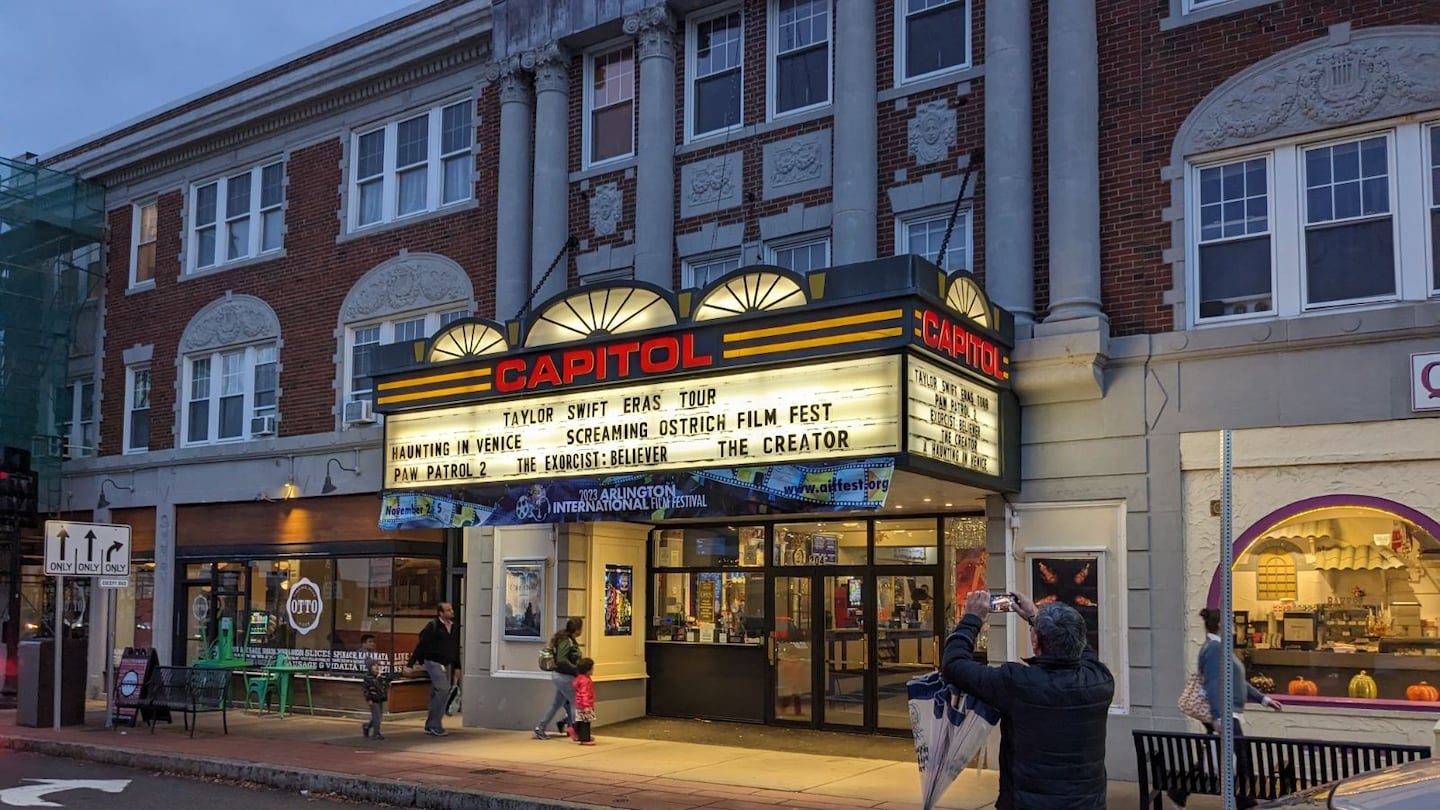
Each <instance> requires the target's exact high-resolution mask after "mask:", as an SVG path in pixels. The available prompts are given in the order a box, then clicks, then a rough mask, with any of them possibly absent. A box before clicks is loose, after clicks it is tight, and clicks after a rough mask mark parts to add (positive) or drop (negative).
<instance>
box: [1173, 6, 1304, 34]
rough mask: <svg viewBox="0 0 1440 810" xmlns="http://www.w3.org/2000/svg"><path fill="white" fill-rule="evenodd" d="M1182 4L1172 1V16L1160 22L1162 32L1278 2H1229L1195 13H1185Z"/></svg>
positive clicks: (1196, 10) (1199, 9)
mask: <svg viewBox="0 0 1440 810" xmlns="http://www.w3.org/2000/svg"><path fill="white" fill-rule="evenodd" d="M1182 2H1183V0H1171V3H1170V15H1169V16H1168V17H1165V18H1163V19H1161V20H1160V30H1161V31H1173V30H1175V29H1176V28H1180V27H1182V26H1186V25H1190V24H1191V23H1198V22H1205V21H1206V20H1214V19H1217V18H1220V17H1225V16H1229V15H1231V14H1238V13H1239V12H1242V11H1247V10H1249V9H1252V8H1259V7H1261V6H1268V5H1271V4H1273V3H1275V2H1277V0H1229V2H1223V3H1217V4H1215V5H1214V6H1212V7H1210V8H1198V9H1195V10H1193V11H1183V10H1182V9H1181V5H1180V4H1181V3H1182Z"/></svg>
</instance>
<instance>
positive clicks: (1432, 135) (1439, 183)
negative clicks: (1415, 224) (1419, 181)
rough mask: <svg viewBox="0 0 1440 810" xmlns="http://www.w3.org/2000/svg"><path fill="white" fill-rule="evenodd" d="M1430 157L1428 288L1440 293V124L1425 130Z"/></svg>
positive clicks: (1428, 184)
mask: <svg viewBox="0 0 1440 810" xmlns="http://www.w3.org/2000/svg"><path fill="white" fill-rule="evenodd" d="M1425 135H1426V138H1425V141H1426V146H1427V147H1429V148H1428V150H1427V151H1428V154H1429V158H1430V172H1429V175H1428V179H1429V181H1430V182H1429V183H1427V184H1426V185H1427V186H1428V189H1427V190H1428V191H1429V193H1430V201H1429V202H1430V289H1431V291H1433V292H1437V293H1440V125H1436V126H1432V127H1430V128H1429V129H1427V130H1426V131H1425Z"/></svg>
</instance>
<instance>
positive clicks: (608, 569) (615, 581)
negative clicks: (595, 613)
mask: <svg viewBox="0 0 1440 810" xmlns="http://www.w3.org/2000/svg"><path fill="white" fill-rule="evenodd" d="M634 584H635V569H634V568H633V567H631V566H628V565H607V566H605V635H607V636H628V635H630V633H631V632H632V622H631V618H632V609H633V607H634V602H633V601H632V597H633V595H634Z"/></svg>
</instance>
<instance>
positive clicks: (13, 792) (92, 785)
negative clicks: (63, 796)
mask: <svg viewBox="0 0 1440 810" xmlns="http://www.w3.org/2000/svg"><path fill="white" fill-rule="evenodd" d="M26 781H27V782H34V783H35V784H33V785H21V786H20V787H13V788H6V789H4V790H0V804H8V805H10V806H11V807H61V806H62V805H58V804H56V803H55V802H48V801H46V800H45V798H44V797H45V796H48V795H50V794H51V793H59V792H60V791H62V790H98V791H101V792H104V793H119V792H121V791H123V790H124V789H125V788H126V787H128V786H129V784H130V780H129V779H27V780H26Z"/></svg>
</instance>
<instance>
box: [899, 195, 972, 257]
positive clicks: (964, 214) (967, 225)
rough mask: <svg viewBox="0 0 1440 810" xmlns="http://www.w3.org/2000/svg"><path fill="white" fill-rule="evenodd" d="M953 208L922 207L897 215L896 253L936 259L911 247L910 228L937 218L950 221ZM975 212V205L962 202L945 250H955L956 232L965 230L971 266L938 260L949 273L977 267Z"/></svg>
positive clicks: (966, 250) (966, 249)
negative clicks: (954, 264) (949, 265)
mask: <svg viewBox="0 0 1440 810" xmlns="http://www.w3.org/2000/svg"><path fill="white" fill-rule="evenodd" d="M953 208H954V206H953V205H947V206H943V207H940V208H934V207H932V208H920V209H916V210H914V211H906V212H905V213H903V214H900V215H899V216H896V217H895V255H896V256H906V255H910V254H914V255H916V256H920V257H921V258H924V259H928V260H930V261H932V262H933V261H935V260H934V259H930V257H929V256H926V255H925V254H923V253H918V252H916V251H915V250H913V249H911V245H910V228H911V226H913V225H918V224H921V223H924V222H932V221H934V220H937V219H938V220H943V221H946V222H948V221H949V219H950V212H951V211H952V210H953ZM974 213H975V211H974V206H973V205H967V204H964V203H962V204H961V206H960V212H959V213H958V214H956V215H955V230H954V232H952V233H951V236H950V242H951V244H950V246H947V247H946V251H945V252H946V253H949V252H950V251H952V250H954V247H953V245H954V242H955V234H958V233H962V232H963V233H964V234H965V255H966V256H967V257H968V258H969V261H968V262H967V264H968V265H969V266H968V267H963V268H953V267H946V266H945V265H944V264H941V263H939V262H936V264H937V265H939V267H940V269H942V270H944V271H945V272H947V273H949V272H953V271H955V270H966V271H973V270H974V269H975V244H974V236H975V229H974ZM962 218H963V219H964V223H963V224H964V228H963V231H962V228H961V224H962V223H961V219H962Z"/></svg>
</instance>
